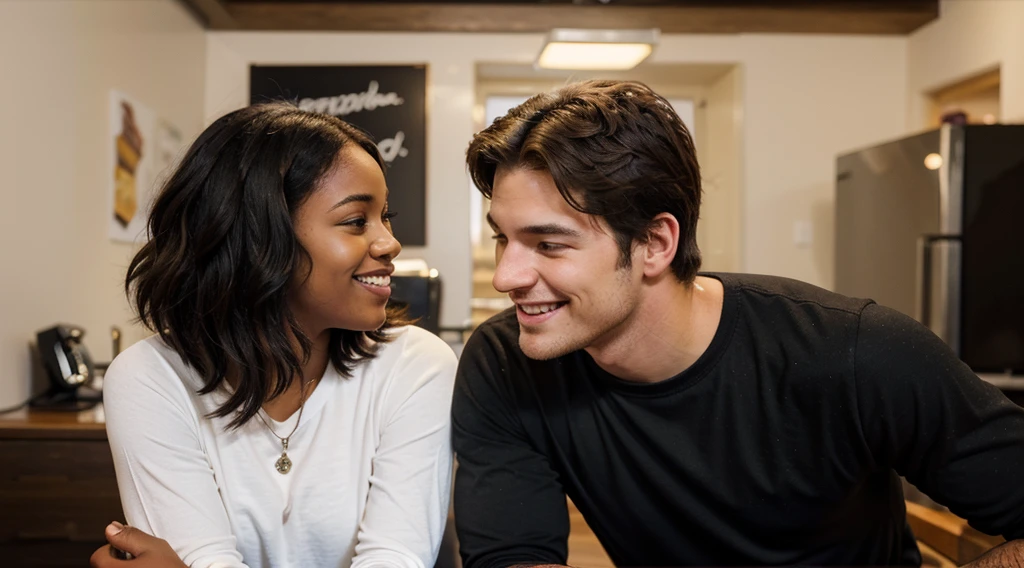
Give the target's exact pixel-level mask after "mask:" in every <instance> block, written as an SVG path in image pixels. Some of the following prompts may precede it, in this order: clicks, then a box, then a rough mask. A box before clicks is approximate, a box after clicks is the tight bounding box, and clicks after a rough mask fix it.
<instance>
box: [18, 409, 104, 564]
mask: <svg viewBox="0 0 1024 568" xmlns="http://www.w3.org/2000/svg"><path fill="white" fill-rule="evenodd" d="M113 520H120V521H123V520H124V514H123V513H122V512H121V501H120V498H119V496H118V493H117V480H116V479H115V477H114V463H113V460H112V459H111V456H110V446H109V445H108V444H107V435H106V430H105V429H104V425H103V414H102V408H97V409H96V410H92V411H86V412H78V413H73V412H67V413H64V412H35V411H22V412H21V413H14V414H8V415H5V416H0V558H2V559H3V565H4V566H15V567H23V566H24V567H35V566H47V567H58V566H60V567H64V566H67V567H85V566H88V565H89V556H90V555H92V553H93V551H94V550H96V549H97V548H99V547H100V546H102V545H103V544H104V543H105V539H104V538H103V529H104V527H106V526H107V524H108V523H110V521H113Z"/></svg>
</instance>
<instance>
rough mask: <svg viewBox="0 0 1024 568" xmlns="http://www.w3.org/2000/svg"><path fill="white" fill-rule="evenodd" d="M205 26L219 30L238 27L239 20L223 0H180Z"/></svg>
mask: <svg viewBox="0 0 1024 568" xmlns="http://www.w3.org/2000/svg"><path fill="white" fill-rule="evenodd" d="M179 1H180V2H181V3H182V4H184V5H185V8H187V9H188V10H189V11H190V12H192V14H194V15H195V16H196V18H198V19H199V21H200V22H201V23H202V24H203V26H204V27H207V28H212V29H217V30H234V29H238V22H236V21H235V19H234V18H233V17H232V16H231V14H229V13H228V11H227V9H226V8H225V7H224V4H223V2H221V0H179Z"/></svg>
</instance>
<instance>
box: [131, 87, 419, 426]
mask: <svg viewBox="0 0 1024 568" xmlns="http://www.w3.org/2000/svg"><path fill="white" fill-rule="evenodd" d="M350 144H355V145H357V146H358V147H360V148H362V149H363V150H364V151H366V152H367V153H368V154H370V156H372V157H373V159H374V160H376V161H377V164H378V165H380V167H381V171H384V169H385V167H384V161H383V159H382V158H381V156H380V153H379V152H378V150H377V146H376V145H375V144H374V143H373V141H372V140H371V139H370V138H369V136H367V135H366V134H365V133H363V132H362V131H360V130H359V129H357V128H356V127H354V126H352V125H350V124H348V123H346V122H344V121H343V120H341V119H339V118H336V117H333V116H329V115H324V114H316V113H312V112H307V111H303V110H299V109H298V108H297V107H295V106H294V105H291V104H288V103H282V102H277V103H267V104H259V105H253V106H249V107H246V108H243V109H240V110H237V111H234V112H232V113H229V114H227V115H225V116H223V117H221V118H219V119H218V120H217V121H215V122H214V123H213V124H211V125H210V126H209V127H208V128H207V129H206V130H205V131H204V132H203V133H202V134H200V135H199V138H197V139H196V141H195V142H194V143H193V144H192V146H191V147H190V148H189V149H188V152H187V153H186V155H185V157H184V158H183V159H182V162H181V164H180V165H179V166H178V168H177V169H176V170H175V171H174V173H173V174H172V175H171V176H170V178H169V179H168V180H167V182H166V183H165V184H164V186H163V188H162V189H161V191H160V193H159V195H158V196H157V198H156V200H155V202H154V204H153V209H152V212H151V213H150V216H149V224H148V229H149V235H150V239H149V241H148V242H147V243H146V244H145V245H143V246H142V248H141V249H140V250H139V252H138V253H137V254H136V255H135V257H134V258H133V259H132V261H131V264H130V265H129V266H128V273H127V276H126V278H125V292H126V293H127V295H128V298H129V301H130V302H131V303H132V305H133V307H134V308H135V310H136V312H137V313H138V321H140V322H142V323H143V324H145V325H146V326H147V327H149V328H150V329H151V330H153V331H155V332H157V333H159V334H160V337H161V338H162V339H163V340H164V341H165V342H166V343H167V344H168V345H169V346H170V347H171V348H173V349H174V351H176V352H177V353H178V354H179V355H180V356H181V357H182V358H183V359H184V360H185V361H186V362H187V363H188V364H189V365H191V366H192V367H193V368H194V369H195V370H196V371H197V372H198V373H199V375H200V376H201V377H202V378H203V381H204V386H203V387H202V389H200V391H199V393H200V394H208V393H210V392H213V391H214V390H216V389H217V388H218V387H219V386H220V385H221V384H222V383H223V381H224V380H225V379H226V377H228V376H231V377H232V378H233V379H235V382H236V387H235V390H234V392H233V393H232V394H231V396H230V397H229V398H228V400H227V401H226V402H225V403H224V404H223V405H221V406H220V407H219V408H218V409H217V410H216V411H214V412H213V413H212V415H213V416H217V417H224V416H228V415H231V414H236V416H235V417H234V418H233V420H232V421H231V422H230V426H229V427H231V428H236V427H238V426H241V425H242V424H244V423H245V422H247V421H248V420H250V419H251V418H252V417H253V416H255V415H256V413H257V412H258V411H259V409H260V407H261V406H262V405H263V403H264V402H265V401H267V400H269V399H272V398H274V397H276V396H279V395H280V394H282V393H283V392H285V391H286V390H287V389H288V387H289V386H290V385H291V384H292V381H294V380H296V378H298V377H301V375H302V364H303V362H304V361H307V360H308V359H309V356H310V352H311V346H312V343H311V340H310V338H308V337H306V335H305V334H304V333H303V332H302V330H301V329H300V328H299V326H298V324H297V322H296V320H295V317H294V315H293V314H292V312H291V310H290V309H289V307H288V302H287V300H286V297H287V292H288V288H289V283H290V282H292V281H293V277H294V276H295V275H296V274H299V276H300V278H304V277H306V276H308V274H309V270H311V267H312V263H311V259H310V258H309V254H308V252H307V251H306V250H305V249H304V248H303V247H302V245H300V244H299V241H298V238H297V237H296V235H295V230H294V227H293V216H294V214H295V212H296V210H297V209H298V208H299V206H300V205H302V203H303V202H304V201H305V200H306V199H307V198H308V197H309V196H310V195H311V194H312V193H313V192H314V191H316V190H317V189H318V188H319V185H320V182H321V181H322V180H323V178H324V177H325V176H326V175H327V174H328V173H329V172H330V171H331V170H332V169H333V168H334V167H335V166H337V165H338V164H337V162H338V161H339V155H340V151H341V149H342V148H344V147H346V146H348V145H350ZM299 271H304V272H305V274H300V273H299ZM404 323H406V322H405V321H404V319H403V315H402V314H401V313H399V312H397V311H395V310H393V309H391V308H389V309H388V314H387V319H386V322H385V324H384V325H383V326H382V327H381V328H380V329H378V330H376V331H371V332H362V331H352V330H344V329H332V330H331V332H330V347H329V353H330V360H331V363H332V364H333V365H334V367H335V368H336V369H337V370H338V372H339V373H341V374H342V375H343V376H348V375H349V374H350V373H351V370H352V368H353V365H354V364H355V362H356V361H357V360H358V359H360V358H363V359H366V358H372V357H373V356H374V355H375V354H376V352H377V347H378V344H379V343H381V342H386V341H388V340H389V336H388V335H387V334H385V333H383V330H384V329H386V328H389V327H394V326H397V325H403V324H404ZM295 339H297V340H298V343H299V347H300V349H299V351H300V352H299V353H296V350H295V348H294V346H293V345H294V340H295Z"/></svg>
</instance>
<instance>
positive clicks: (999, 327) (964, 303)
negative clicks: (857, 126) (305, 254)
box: [835, 125, 1024, 402]
mask: <svg viewBox="0 0 1024 568" xmlns="http://www.w3.org/2000/svg"><path fill="white" fill-rule="evenodd" d="M835 252H836V254H835V289H836V291H837V292H840V293H842V294H846V295H849V296H856V297H862V298H871V299H874V300H875V301H877V302H878V303H880V304H883V305H886V306H889V307H892V308H895V309H897V310H899V311H902V312H904V313H906V314H908V315H910V316H912V317H915V318H917V319H918V321H920V322H922V323H924V324H925V325H927V326H928V327H930V328H931V329H932V331H934V332H935V333H936V334H937V335H938V336H939V337H941V338H943V339H944V340H945V341H946V342H947V343H948V344H949V345H950V346H951V347H952V348H953V349H954V351H956V353H957V354H958V356H959V357H960V358H961V359H962V360H963V361H964V362H966V363H967V364H968V365H970V367H971V368H972V369H974V371H975V372H976V373H978V375H979V376H981V377H982V378H984V379H986V380H988V381H990V382H993V383H995V384H997V385H998V386H1000V387H1001V388H1003V389H1004V391H1007V394H1010V392H1014V395H1015V396H1011V398H1014V399H1015V400H1018V402H1019V399H1020V396H1019V393H1021V392H1022V391H1024V125H1021V126H1011V125H990V126H989V125H969V126H952V125H945V126H943V127H942V128H940V129H938V130H933V131H929V132H925V133H922V134H918V135H915V136H910V137H908V138H904V139H902V140H896V141H893V142H888V143H885V144H880V145H877V146H874V147H871V148H867V149H864V150H859V151H856V152H852V153H849V154H845V155H842V156H840V157H839V158H838V159H837V163H836V251H835Z"/></svg>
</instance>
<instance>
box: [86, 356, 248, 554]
mask: <svg viewBox="0 0 1024 568" xmlns="http://www.w3.org/2000/svg"><path fill="white" fill-rule="evenodd" d="M123 355H124V356H123V357H118V358H117V359H116V360H115V361H114V362H113V363H112V364H111V365H110V368H109V369H108V370H107V373H106V375H105V376H104V384H103V398H104V413H105V416H106V424H107V437H108V438H109V440H110V450H111V452H112V454H113V457H114V469H115V472H116V473H117V486H118V490H119V492H120V494H121V505H122V507H123V508H124V513H125V517H126V520H127V522H128V524H130V525H132V526H135V527H138V528H139V529H141V530H143V531H145V532H147V533H150V534H153V535H156V536H158V537H160V538H162V539H164V540H166V541H167V542H168V543H169V544H170V545H171V547H172V548H173V549H174V551H175V552H176V553H177V554H178V557H180V558H181V560H182V561H183V562H184V563H185V564H187V565H189V566H190V567H192V568H245V566H246V565H245V564H244V563H243V562H242V555H241V554H240V553H239V552H238V550H237V549H236V541H235V537H234V535H233V534H232V531H231V526H230V524H229V522H228V516H227V512H226V510H225V509H224V505H223V502H222V501H221V496H220V492H219V491H218V489H217V484H216V481H215V479H214V474H213V468H212V467H211V466H210V463H209V461H208V460H207V457H206V452H205V451H204V450H203V448H202V446H201V443H200V435H199V425H198V419H197V417H196V411H195V408H194V407H193V406H192V404H191V400H190V399H189V396H188V394H187V392H186V391H185V388H184V385H183V384H182V383H181V379H180V378H178V377H177V376H175V375H174V374H173V371H171V368H170V367H169V366H168V365H167V364H166V362H165V361H163V359H162V358H160V356H159V355H158V354H156V353H155V352H154V351H153V350H152V348H150V347H149V346H147V345H145V344H141V345H137V346H135V347H134V348H133V349H132V350H130V351H126V352H125V353H124V354H123ZM197 535H199V536H197Z"/></svg>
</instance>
